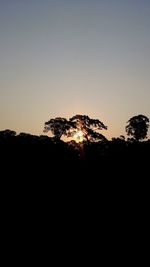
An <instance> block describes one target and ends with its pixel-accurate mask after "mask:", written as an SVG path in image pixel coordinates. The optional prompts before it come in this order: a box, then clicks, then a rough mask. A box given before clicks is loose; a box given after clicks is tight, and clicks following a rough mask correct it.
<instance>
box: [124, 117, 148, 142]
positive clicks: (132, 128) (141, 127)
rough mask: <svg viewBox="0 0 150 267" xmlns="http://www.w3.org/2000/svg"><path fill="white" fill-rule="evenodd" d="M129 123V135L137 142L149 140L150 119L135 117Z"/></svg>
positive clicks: (127, 129) (127, 128) (127, 127)
mask: <svg viewBox="0 0 150 267" xmlns="http://www.w3.org/2000/svg"><path fill="white" fill-rule="evenodd" d="M127 123H128V124H127V126H126V132H127V135H129V136H130V135H131V136H132V137H133V138H134V139H135V140H136V141H139V140H142V139H145V138H147V132H148V128H149V119H148V118H147V117H146V116H144V115H137V116H134V117H132V118H131V119H130V120H129V121H128V122H127Z"/></svg>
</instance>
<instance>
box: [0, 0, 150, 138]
mask: <svg viewBox="0 0 150 267" xmlns="http://www.w3.org/2000/svg"><path fill="white" fill-rule="evenodd" d="M149 85H150V1H149V0H0V130H4V129H11V130H15V131H16V132H17V133H19V132H26V133H31V134H37V135H41V134H43V128H44V122H46V121H48V120H49V119H51V118H55V117H65V118H70V117H72V116H74V115H76V114H84V115H88V116H90V117H91V118H94V119H100V120H101V121H102V122H103V123H104V124H105V125H107V126H108V130H107V131H106V132H105V136H106V137H108V138H111V137H118V136H120V135H125V126H126V122H127V121H128V120H129V119H130V118H131V117H132V116H135V115H138V114H143V115H146V116H147V117H149V118H150V87H149ZM149 132H150V130H149ZM149 137H150V134H149Z"/></svg>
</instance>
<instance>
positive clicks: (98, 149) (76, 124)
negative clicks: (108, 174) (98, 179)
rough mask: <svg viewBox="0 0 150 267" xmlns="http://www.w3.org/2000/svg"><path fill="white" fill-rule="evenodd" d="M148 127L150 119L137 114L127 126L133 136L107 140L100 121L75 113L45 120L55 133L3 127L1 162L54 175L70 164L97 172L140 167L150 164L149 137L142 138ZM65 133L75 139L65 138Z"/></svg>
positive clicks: (46, 124)
mask: <svg viewBox="0 0 150 267" xmlns="http://www.w3.org/2000/svg"><path fill="white" fill-rule="evenodd" d="M148 127H149V119H148V118H147V117H146V116H144V115H138V116H135V117H133V118H131V119H130V120H129V121H128V123H127V126H126V132H127V134H128V135H129V136H131V138H127V140H126V139H125V137H124V136H120V137H117V138H112V140H107V139H106V137H105V136H104V135H102V134H101V133H100V132H99V130H102V129H105V130H107V126H105V125H104V124H103V123H102V122H101V121H99V120H98V119H91V118H89V117H88V116H85V115H76V116H73V117H72V118H71V119H70V120H67V119H65V118H60V117H59V118H54V119H50V120H49V121H48V122H46V123H45V126H44V132H48V131H50V132H51V134H52V135H53V136H52V137H48V136H47V135H41V136H36V135H31V134H27V133H20V134H16V132H15V131H12V130H4V131H0V156H1V166H4V165H8V166H11V168H18V166H19V168H21V170H22V171H23V172H26V171H27V170H28V172H29V169H32V170H35V171H37V170H41V171H47V172H48V173H51V172H52V171H53V170H54V173H55V175H57V173H59V172H62V173H67V172H66V170H68V168H70V167H72V169H73V170H75V171H76V172H77V169H78V168H80V167H81V166H82V167H84V170H85V171H86V172H88V170H89V171H92V172H95V175H97V174H96V173H98V174H100V173H101V172H102V171H105V168H106V170H107V171H110V170H112V171H114V170H117V171H118V170H119V168H120V167H121V166H122V168H123V169H125V166H126V170H127V169H128V168H132V169H134V170H136V171H137V169H138V168H140V169H142V168H143V167H141V166H148V164H149V158H150V140H147V141H140V140H144V139H145V138H146V137H147V132H148ZM62 136H66V137H69V138H72V139H71V141H68V142H67V141H66V142H65V141H63V140H62V139H61V138H62ZM74 136H76V139H74V138H73V137H74ZM78 137H79V140H78ZM80 138H81V139H80ZM76 141H79V142H76ZM75 166H77V168H75Z"/></svg>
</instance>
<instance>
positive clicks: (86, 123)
mask: <svg viewBox="0 0 150 267" xmlns="http://www.w3.org/2000/svg"><path fill="white" fill-rule="evenodd" d="M70 122H73V123H74V129H75V131H76V130H77V131H82V133H83V137H84V139H85V140H86V141H88V142H89V141H90V142H96V141H105V140H106V138H105V136H103V135H102V134H100V133H99V131H100V130H103V129H105V130H107V126H105V125H104V124H103V123H102V122H101V121H100V120H98V119H91V118H89V116H86V115H75V116H73V117H72V118H70ZM73 134H74V131H73V132H72V135H73Z"/></svg>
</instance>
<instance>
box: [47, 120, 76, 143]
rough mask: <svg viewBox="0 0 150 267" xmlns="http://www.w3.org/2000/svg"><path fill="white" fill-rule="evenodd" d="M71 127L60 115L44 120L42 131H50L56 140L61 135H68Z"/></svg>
mask: <svg viewBox="0 0 150 267" xmlns="http://www.w3.org/2000/svg"><path fill="white" fill-rule="evenodd" d="M71 127H72V125H71V123H70V122H69V121H68V120H67V119H65V118H61V117H57V118H55V119H50V120H49V121H47V122H45V126H44V132H45V133H46V132H48V131H51V132H52V134H53V135H54V137H55V138H56V139H58V140H60V138H61V137H62V135H66V136H67V135H68V134H69V130H70V128H71Z"/></svg>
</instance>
